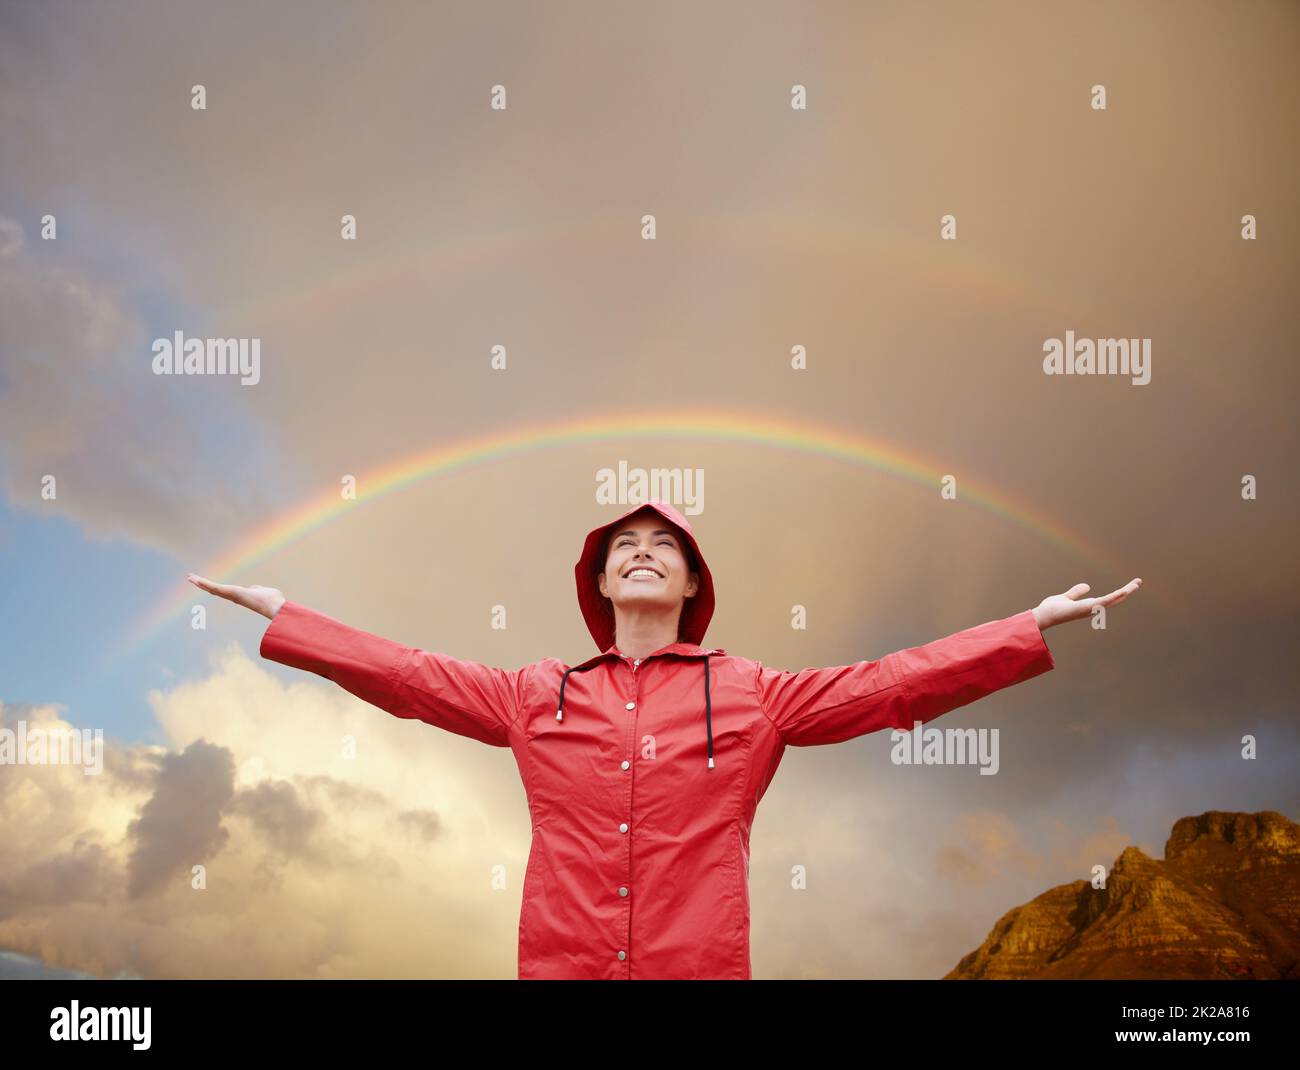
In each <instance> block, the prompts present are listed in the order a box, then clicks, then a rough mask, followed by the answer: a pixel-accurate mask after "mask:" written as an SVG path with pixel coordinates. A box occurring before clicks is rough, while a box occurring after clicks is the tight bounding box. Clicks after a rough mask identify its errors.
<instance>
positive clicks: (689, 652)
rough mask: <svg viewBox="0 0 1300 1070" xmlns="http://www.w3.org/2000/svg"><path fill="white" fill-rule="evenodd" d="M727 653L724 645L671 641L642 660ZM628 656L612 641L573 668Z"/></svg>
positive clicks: (581, 667) (585, 666) (586, 666)
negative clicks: (675, 655) (669, 656)
mask: <svg viewBox="0 0 1300 1070" xmlns="http://www.w3.org/2000/svg"><path fill="white" fill-rule="evenodd" d="M725 653H726V651H725V650H723V649H722V647H720V646H700V645H699V644H698V643H669V644H668V645H667V646H665V647H661V648H660V649H658V650H656V651H655V652H654V653H653V654H647V655H646V656H645V657H643V658H641V659H640V660H641V661H643V662H644V661H649V660H650V659H651V658H657V657H659V656H660V655H662V654H680V655H682V656H683V657H688V658H698V657H703V656H704V655H705V654H709V655H713V654H725ZM626 656H627V655H626V654H624V653H623V652H622V651H621V650H619V648H618V645H617V644H615V643H610V644H609V646H608V647H606V648H605V649H604V650H603V651H601V652H600V653H599V654H593V655H592V656H591V657H589V658H588V659H587V660H586V661H583V662H580V663H579V664H577V665H575V666H574V667H573V668H574V669H575V670H576V669H586V668H589V667H591V666H592V665H595V664H596V662H598V661H600V660H601V659H602V658H607V657H615V658H622V657H626Z"/></svg>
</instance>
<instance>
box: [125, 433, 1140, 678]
mask: <svg viewBox="0 0 1300 1070" xmlns="http://www.w3.org/2000/svg"><path fill="white" fill-rule="evenodd" d="M627 438H680V439H690V440H693V441H720V442H729V443H743V444H748V445H756V446H768V447H773V448H776V449H784V450H791V451H795V452H798V453H803V454H807V455H810V456H815V457H824V458H829V459H831V460H837V461H844V462H848V463H850V464H857V465H863V466H866V467H868V468H874V469H877V470H879V471H881V472H885V473H888V474H890V475H894V476H897V477H899V478H901V479H905V480H908V481H910V482H913V483H916V484H919V485H921V486H923V487H925V489H926V490H927V491H928V492H930V493H933V492H934V491H935V490H936V489H937V488H938V487H939V483H940V479H941V474H942V471H943V470H942V469H940V468H939V467H937V466H936V465H935V464H934V463H933V462H931V461H929V460H927V459H926V458H924V457H922V456H921V455H920V454H917V453H914V452H913V453H904V452H903V451H902V450H899V449H896V448H894V447H892V446H889V445H888V444H886V443H884V442H881V441H879V440H876V439H872V438H870V437H868V436H865V435H862V434H860V433H857V432H853V433H850V432H846V431H836V430H833V429H829V428H826V427H822V426H813V425H811V424H805V423H798V422H794V421H791V420H789V419H786V418H784V417H777V416H771V415H763V414H754V413H741V412H728V411H724V410H720V409H703V410H696V411H689V410H687V411H682V410H674V411H671V412H644V411H642V412H626V413H617V414H603V415H601V416H599V417H589V418H578V419H569V420H565V421H560V422H551V423H539V424H535V425H533V426H529V427H524V428H514V429H511V430H509V431H495V432H491V433H489V434H485V435H481V436H477V437H471V438H465V439H462V440H460V441H458V442H452V443H449V444H445V445H437V446H433V447H431V448H428V449H425V450H422V451H420V452H419V453H417V454H414V455H412V456H408V457H404V458H400V459H398V460H395V461H392V462H390V463H388V464H385V465H383V466H381V467H380V468H378V469H376V470H374V471H371V472H368V473H366V474H364V475H361V476H359V477H358V479H357V487H358V491H357V496H356V498H354V499H351V500H345V499H343V498H342V497H341V496H340V494H339V490H338V487H337V486H333V485H331V486H330V488H329V489H328V490H325V491H323V492H322V493H321V494H319V495H318V496H316V497H314V498H311V499H308V500H307V501H304V502H303V503H301V504H300V505H299V506H298V507H297V508H295V509H292V510H291V511H289V512H287V513H285V514H284V515H282V516H278V517H276V518H274V519H273V520H271V521H270V522H268V523H267V524H266V525H265V526H263V527H261V528H258V529H257V530H255V531H253V532H250V533H249V534H248V535H247V536H246V537H245V538H243V539H242V540H241V541H240V542H238V543H237V544H236V545H234V546H232V547H230V548H229V549H228V550H227V551H226V552H224V553H223V554H221V555H220V556H219V557H217V558H216V559H214V560H213V561H211V562H209V563H208V564H207V565H206V566H205V567H204V568H201V569H198V570H197V571H198V572H199V573H200V574H201V575H206V576H208V577H210V578H212V579H214V580H217V581H223V580H226V579H227V578H228V577H234V576H237V575H239V574H241V573H245V574H246V570H247V569H249V568H251V567H252V566H254V565H256V564H258V563H260V562H261V561H264V560H265V559H266V558H268V557H269V556H271V555H272V554H274V553H276V552H277V551H278V550H281V549H283V548H284V547H286V546H289V545H291V544H292V543H295V542H297V541H298V540H299V539H302V538H305V537H306V536H308V535H310V534H311V533H312V532H315V531H318V530H320V529H321V528H322V527H324V526H325V525H326V524H328V523H330V522H331V521H332V520H335V519H337V518H338V517H340V516H342V515H344V514H345V513H349V512H352V511H353V510H355V509H356V508H357V507H358V506H360V505H362V504H364V503H366V502H372V501H375V500H377V499H379V498H382V497H384V496H385V495H388V494H393V493H396V492H397V491H400V490H403V489H405V488H407V487H410V486H412V485H414V484H416V483H419V482H421V481H423V480H426V479H432V478H433V477H435V476H439V475H442V474H444V473H447V472H454V471H457V470H458V469H462V468H466V467H469V466H471V465H477V464H487V463H491V462H494V461H498V460H502V459H505V458H509V457H513V456H517V455H519V454H522V453H528V452H532V451H535V450H538V449H542V448H558V447H562V446H568V445H574V444H579V443H587V442H605V441H609V440H613V439H627ZM960 488H961V490H960V493H961V498H960V500H961V501H963V502H966V503H968V504H974V505H976V506H978V507H979V508H981V509H983V510H984V511H986V512H988V513H991V514H993V515H994V516H997V517H999V518H1001V519H1002V520H1004V521H1006V522H1008V523H1010V524H1012V525H1014V526H1016V527H1019V528H1022V529H1024V530H1025V531H1028V532H1030V533H1032V534H1033V535H1034V536H1036V537H1037V538H1039V539H1042V540H1043V541H1045V542H1047V543H1049V544H1051V545H1053V546H1055V547H1057V548H1058V549H1060V550H1062V551H1064V552H1065V553H1067V554H1069V555H1071V556H1072V557H1074V558H1076V559H1078V560H1080V561H1083V562H1086V563H1087V564H1089V565H1092V566H1093V567H1094V568H1097V569H1099V570H1101V571H1102V572H1104V573H1106V574H1108V575H1111V576H1114V577H1122V580H1121V582H1127V580H1128V579H1129V578H1130V577H1129V576H1128V574H1127V572H1126V571H1125V566H1124V565H1123V564H1121V563H1120V562H1118V561H1117V560H1116V559H1114V558H1112V557H1111V556H1110V555H1109V554H1108V553H1106V552H1105V551H1104V550H1102V549H1101V548H1100V547H1098V546H1095V545H1093V544H1092V543H1090V542H1088V541H1086V540H1085V539H1084V538H1082V537H1081V536H1079V535H1077V534H1074V533H1072V532H1070V531H1069V530H1067V529H1066V528H1065V527H1064V526H1062V525H1061V524H1060V523H1058V522H1056V521H1055V520H1053V519H1052V518H1051V517H1048V516H1046V515H1045V514H1043V513H1041V512H1038V511H1036V510H1035V509H1033V508H1032V507H1030V506H1028V505H1026V504H1024V503H1018V502H1014V501H1012V500H1011V499H1010V498H1008V497H1006V496H1004V495H1002V494H999V493H997V492H996V491H994V490H993V489H992V488H990V487H987V486H982V485H980V484H979V483H978V482H977V481H975V480H972V479H971V478H970V477H968V476H963V477H962V479H961V481H960ZM1092 593H1093V594H1098V593H1102V592H1101V591H1100V590H1099V589H1098V588H1096V587H1094V589H1093V591H1092ZM200 597H206V596H204V595H203V593H202V592H201V591H199V590H198V589H197V588H195V587H194V586H193V585H191V584H190V583H188V582H186V581H184V580H182V581H181V582H180V583H178V584H177V585H176V586H175V587H174V588H171V589H169V590H168V591H167V592H165V594H164V595H163V597H162V598H160V599H159V601H158V602H157V603H156V604H155V605H154V606H153V607H152V608H151V609H150V610H149V611H148V612H147V613H146V614H145V615H144V616H143V617H142V619H141V620H140V621H139V623H138V624H137V625H136V626H135V628H134V629H132V630H131V631H130V632H129V633H128V636H127V640H126V644H125V646H124V647H123V649H122V650H121V651H119V653H125V652H126V651H129V650H132V649H134V648H136V647H138V646H140V645H141V644H144V643H146V642H148V641H149V640H151V639H152V638H154V637H155V636H156V635H158V634H159V632H160V631H161V630H162V629H163V628H164V627H166V626H167V625H168V624H169V623H171V622H173V621H175V620H176V619H177V618H178V617H179V616H180V615H181V614H182V613H183V612H184V611H185V609H186V608H187V607H189V606H190V605H192V604H193V603H194V601H195V600H196V599H197V598H200Z"/></svg>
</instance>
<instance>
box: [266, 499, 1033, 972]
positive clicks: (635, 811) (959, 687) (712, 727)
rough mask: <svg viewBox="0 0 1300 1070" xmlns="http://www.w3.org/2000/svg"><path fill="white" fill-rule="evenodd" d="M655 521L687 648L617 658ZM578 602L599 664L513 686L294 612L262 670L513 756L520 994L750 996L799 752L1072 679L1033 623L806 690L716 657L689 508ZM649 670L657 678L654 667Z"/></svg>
mask: <svg viewBox="0 0 1300 1070" xmlns="http://www.w3.org/2000/svg"><path fill="white" fill-rule="evenodd" d="M645 508H652V509H654V510H655V511H657V512H658V513H659V514H660V515H661V516H663V517H664V518H665V519H667V520H669V521H671V522H672V523H673V524H674V525H676V527H678V528H679V529H680V530H681V532H682V534H683V535H684V537H685V540H686V542H687V543H688V544H689V546H690V550H691V552H692V553H693V555H694V561H693V562H692V565H693V567H694V568H695V569H696V571H697V572H698V573H699V576H700V587H699V591H698V592H697V594H696V595H695V596H694V597H692V598H688V599H687V600H686V603H685V605H684V607H683V611H682V617H681V631H680V633H679V636H680V638H681V640H682V641H680V642H676V643H672V644H670V645H668V646H665V647H663V648H662V649H661V650H657V651H655V652H654V653H653V654H650V655H648V656H647V657H645V658H643V659H639V660H633V659H631V658H629V657H627V656H626V655H624V654H622V653H621V652H620V651H619V650H618V649H617V648H616V647H615V646H614V627H613V616H612V612H611V607H610V603H609V601H608V600H607V599H605V598H603V597H602V596H601V595H600V594H599V590H598V588H597V587H596V583H595V578H594V577H595V573H596V572H598V571H600V570H601V569H602V568H603V565H604V559H603V556H602V554H603V552H604V546H605V538H606V536H607V534H608V533H609V531H610V530H611V528H612V527H613V525H614V524H616V523H618V522H620V521H622V520H625V519H627V518H628V517H630V516H632V515H633V514H634V513H637V512H640V511H641V510H643V509H645ZM575 574H576V578H577V582H578V599H579V603H580V605H581V606H582V610H583V615H584V617H585V619H586V621H587V624H588V627H589V629H590V631H591V634H592V636H593V637H594V638H595V639H596V644H597V649H599V650H600V651H601V653H599V654H597V655H596V656H595V657H592V658H590V659H589V660H587V661H585V662H583V663H582V664H580V665H575V666H573V667H571V668H570V667H569V666H566V665H565V664H564V663H563V662H561V661H559V660H558V659H556V658H546V659H543V660H542V661H537V662H534V663H533V664H531V665H525V666H524V667H523V668H521V669H514V670H508V669H498V668H492V667H489V666H486V665H481V664H478V663H477V662H472V661H461V660H458V659H457V658H454V657H451V656H450V655H448V654H438V653H433V652H430V651H426V650H419V649H416V648H413V647H409V646H405V645H403V644H401V643H396V642H393V641H391V640H389V639H384V638H381V637H379V636H376V635H371V634H370V633H368V632H364V631H361V630H359V629H356V628H351V627H348V626H347V625H346V624H343V623H341V622H339V621H337V620H334V619H333V618H332V617H328V616H325V615H324V614H322V613H317V612H316V611H314V610H311V609H308V608H307V607H306V606H302V605H299V604H298V603H296V602H285V604H284V606H283V607H282V608H281V609H280V612H279V613H277V614H276V616H275V619H274V620H272V622H271V624H270V626H269V627H268V628H267V630H266V633H265V635H264V636H263V637H262V643H261V654H262V656H263V657H264V658H269V659H271V660H274V661H278V662H282V663H284V664H286V665H292V666H295V667H297V668H300V669H307V670H310V671H311V672H314V673H318V674H320V675H321V676H324V677H326V678H328V679H330V680H333V681H334V682H335V683H337V684H339V685H340V686H342V687H344V688H346V689H347V690H348V691H350V692H351V693H352V694H354V695H356V696H358V697H359V698H362V699H364V700H365V701H366V702H369V703H372V704H373V705H375V706H378V707H379V708H380V709H383V710H387V711H388V712H389V713H391V714H394V715H395V716H398V717H411V718H418V719H419V720H422V721H424V722H426V723H428V724H431V725H434V726H436V727H438V728H443V729H446V730H447V731H449V732H455V733H457V734H458V735H462V736H469V737H470V738H472V739H477V740H480V741H482V742H483V743H487V744H488V745H490V746H494V747H509V748H510V749H511V750H512V751H513V752H514V756H515V761H516V762H517V763H518V765H519V772H520V775H521V776H522V778H523V782H524V790H525V792H526V794H527V798H528V808H529V811H530V813H531V814H532V825H533V827H532V837H533V838H532V849H531V851H530V853H529V856H528V868H527V872H526V874H525V877H524V887H523V905H522V910H521V913H520V918H519V977H520V978H521V979H529V978H608V979H630V978H732V979H748V978H749V977H750V976H751V974H750V960H749V834H750V829H751V828H752V826H753V822H754V812H755V810H756V809H757V807H758V803H759V800H760V799H762V797H763V793H764V792H765V791H766V790H767V786H768V785H769V784H770V783H771V782H772V777H773V775H774V774H775V773H776V769H777V766H778V765H779V764H780V762H781V757H782V755H783V754H784V752H785V748H786V747H787V746H795V747H809V746H818V745H821V744H826V743H840V742H843V741H844V740H847V739H853V738H854V737H856V736H860V735H862V734H864V733H866V732H875V731H878V730H880V729H883V728H900V729H904V730H911V729H912V727H913V722H915V721H922V722H925V721H929V720H931V719H933V718H935V717H938V716H939V715H940V714H942V713H945V712H946V711H948V710H952V709H955V708H957V707H958V706H963V705H965V704H966V703H969V702H973V701H975V700H976V699H978V698H981V697H982V696H984V695H987V694H989V693H991V692H993V691H997V690H998V689H1000V688H1004V687H1008V686H1010V685H1011V684H1015V683H1019V682H1020V681H1022V680H1027V679H1029V678H1030V677H1033V676H1037V675H1038V674H1039V673H1043V672H1046V671H1047V670H1048V669H1051V668H1053V667H1054V664H1055V663H1054V661H1053V658H1052V655H1051V652H1050V651H1049V650H1048V648H1047V644H1046V642H1045V641H1044V639H1043V635H1042V633H1041V632H1040V631H1039V629H1038V625H1037V624H1036V623H1035V621H1034V617H1033V612H1032V611H1031V610H1025V611H1024V612H1022V613H1017V614H1015V615H1014V616H1011V617H1007V618H1006V619H1005V620H997V621H990V622H989V623H987V624H981V625H979V626H978V627H975V628H968V629H966V630H965V631H961V632H957V633H956V634H954V635H950V636H948V637H947V638H946V639H939V640H936V641H935V642H932V643H927V644H925V645H924V646H918V647H912V648H910V649H907V650H900V651H898V652H896V653H893V654H889V655H887V656H885V657H883V658H881V659H879V660H878V661H858V662H854V663H853V664H851V665H839V666H834V667H830V668H807V669H802V670H800V671H798V672H788V671H784V670H781V669H773V668H769V667H768V666H765V665H763V664H762V663H761V662H758V661H751V660H750V659H748V658H742V657H735V656H732V655H728V654H727V653H726V651H725V650H722V649H719V648H713V647H710V648H705V647H702V646H700V645H699V643H700V641H701V640H702V639H703V638H704V630H705V628H707V626H708V622H709V618H710V617H711V616H712V614H713V604H714V595H713V582H712V577H711V576H710V575H709V572H708V566H707V565H706V564H705V563H704V558H703V556H702V555H701V554H700V552H699V547H698V545H697V544H696V541H695V538H694V535H693V533H692V531H691V528H690V524H689V523H688V522H687V520H686V518H685V517H683V516H682V515H681V514H680V513H679V512H678V511H677V510H676V509H674V508H673V507H672V506H671V505H666V504H664V503H660V502H653V503H650V504H649V505H640V506H635V507H633V508H632V509H629V510H628V511H627V512H626V513H624V514H623V516H621V517H618V518H617V519H616V520H613V521H610V522H609V523H608V524H605V525H602V526H601V527H598V528H596V529H595V530H594V531H592V532H591V534H590V535H588V537H587V541H586V544H585V546H584V549H583V554H582V558H581V559H580V560H579V562H578V564H577V566H576V568H575ZM643 666H644V667H643Z"/></svg>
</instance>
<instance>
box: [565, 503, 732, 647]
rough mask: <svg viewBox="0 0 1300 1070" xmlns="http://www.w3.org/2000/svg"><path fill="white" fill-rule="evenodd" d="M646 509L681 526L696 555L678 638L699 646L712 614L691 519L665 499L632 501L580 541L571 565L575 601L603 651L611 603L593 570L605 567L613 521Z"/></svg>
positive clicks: (609, 633)
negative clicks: (695, 585)
mask: <svg viewBox="0 0 1300 1070" xmlns="http://www.w3.org/2000/svg"><path fill="white" fill-rule="evenodd" d="M646 509H652V510H654V512H656V513H658V514H659V515H660V516H661V517H663V518H664V519H665V520H667V521H668V522H669V523H670V524H672V525H673V526H674V527H676V528H678V529H680V531H681V534H682V538H683V539H684V540H685V542H686V544H687V545H688V546H689V547H690V549H691V553H692V554H693V555H694V558H695V566H694V571H696V572H697V573H698V574H699V578H700V584H699V590H697V591H696V592H695V594H694V595H693V596H692V597H690V598H687V599H686V601H685V603H684V604H683V605H682V616H681V621H680V623H679V625H678V634H679V635H680V637H681V641H682V642H684V643H691V644H694V645H695V646H699V645H700V644H701V643H703V642H704V633H705V632H706V631H708V628H709V621H710V620H711V619H712V618H713V604H714V598H713V576H712V575H711V574H710V573H709V566H708V565H706V564H705V563H704V555H703V554H702V553H700V547H699V544H698V543H697V542H696V541H695V533H694V532H693V531H692V530H691V525H690V522H689V521H688V520H687V519H686V517H684V516H682V514H681V513H679V512H678V511H677V510H676V509H675V508H673V507H672V506H671V505H669V504H668V503H667V502H661V501H657V500H652V501H648V502H645V503H643V504H641V505H634V506H633V507H632V508H631V509H629V510H628V511H627V512H625V513H624V514H623V515H622V516H620V517H617V518H615V519H614V520H611V521H610V522H609V523H608V524H602V525H601V526H600V527H598V528H593V529H592V531H591V532H590V534H588V535H587V541H586V542H585V543H584V544H583V547H582V556H581V557H580V558H579V559H578V563H577V565H575V566H574V575H575V578H576V579H577V581H578V605H579V606H580V607H581V608H582V616H583V619H584V620H586V622H587V629H588V630H589V631H590V632H591V637H592V638H593V639H595V640H596V649H597V650H599V651H601V652H602V653H604V652H606V651H608V650H609V648H610V647H611V646H613V645H614V605H613V603H612V602H611V601H610V600H609V599H608V598H606V597H605V596H604V595H603V594H601V593H600V586H599V584H598V583H597V581H596V574H597V573H598V572H601V571H602V570H603V569H604V567H605V559H604V556H603V554H604V551H605V543H606V540H607V539H608V537H609V535H610V533H611V532H612V531H613V530H614V528H615V526H616V525H618V524H621V523H623V521H625V520H627V519H629V518H630V517H633V516H635V515H636V514H638V513H640V512H643V511H644V510H646Z"/></svg>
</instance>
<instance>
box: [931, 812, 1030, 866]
mask: <svg viewBox="0 0 1300 1070" xmlns="http://www.w3.org/2000/svg"><path fill="white" fill-rule="evenodd" d="M952 835H954V836H955V837H956V838H957V841H958V842H957V843H947V844H944V845H943V846H941V847H940V848H938V850H936V852H935V855H934V867H935V869H936V870H937V871H938V872H939V873H940V874H942V875H943V876H944V877H946V878H947V879H948V880H951V881H954V882H957V883H960V884H983V883H985V882H988V881H993V880H1000V879H1004V878H1005V877H1006V876H1007V873H1008V871H1010V872H1012V873H1015V874H1020V875H1024V876H1029V877H1037V876H1039V875H1040V874H1042V873H1043V872H1044V871H1045V860H1044V859H1043V858H1042V857H1041V856H1040V855H1039V854H1038V853H1036V852H1035V851H1034V850H1032V849H1031V848H1030V846H1029V845H1028V843H1027V842H1026V841H1025V837H1024V833H1023V832H1022V830H1021V828H1020V827H1019V826H1018V825H1017V824H1016V823H1015V822H1014V821H1012V819H1011V817H1010V815H1008V814H1004V813H998V812H996V811H991V810H986V811H979V812H975V813H965V814H961V815H960V816H959V817H958V818H957V819H956V821H955V822H954V823H953V826H952Z"/></svg>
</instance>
